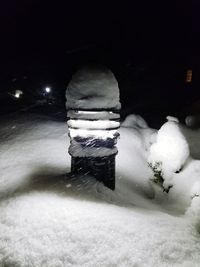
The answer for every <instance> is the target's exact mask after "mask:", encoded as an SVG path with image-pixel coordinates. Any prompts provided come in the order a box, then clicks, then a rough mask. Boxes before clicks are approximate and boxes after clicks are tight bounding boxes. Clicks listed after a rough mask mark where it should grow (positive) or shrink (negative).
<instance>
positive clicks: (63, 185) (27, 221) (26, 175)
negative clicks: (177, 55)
mask: <svg viewBox="0 0 200 267" xmlns="http://www.w3.org/2000/svg"><path fill="white" fill-rule="evenodd" d="M169 123H170V122H169ZM137 125H138V123H137ZM170 125H171V124H170ZM165 126H166V125H165ZM165 126H164V128H165ZM169 128H170V129H171V130H172V131H173V133H174V138H175V137H176V135H177V136H178V137H177V142H178V146H181V145H183V144H184V142H183V143H182V141H180V142H179V138H182V135H180V133H179V132H178V133H177V128H176V126H174V125H173V126H172V125H171V126H170V127H169ZM162 131H163V129H161V133H162ZM168 133H169V134H170V131H168ZM159 134H160V133H159ZM197 134H198V136H199V133H198V132H197ZM120 135H121V138H120V140H119V142H118V148H119V155H118V156H117V165H116V170H117V177H116V190H115V191H114V192H113V191H110V190H109V189H107V188H105V187H104V186H103V185H102V184H101V183H98V182H96V181H95V180H94V179H93V178H92V177H87V176H84V177H73V176H70V175H67V174H66V173H67V172H68V171H69V168H70V157H69V155H68V154H67V147H68V146H69V138H68V133H67V128H66V123H65V122H55V121H50V120H48V119H46V118H40V117H36V116H33V115H28V114H26V116H24V117H19V118H18V119H16V118H13V117H12V116H11V117H6V118H5V120H4V121H1V129H0V136H1V139H0V167H1V174H0V197H1V201H0V215H1V216H0V266H2V267H3V266H6V267H38V266H41V267H66V266H85V267H94V266H97V267H100V266H105V267H115V266H117V267H118V266H119V267H127V266H130V267H132V266H134V267H162V266H166V267H167V266H188V267H191V266H192V267H195V266H196V267H197V266H199V262H200V253H199V251H200V235H199V233H200V209H199V207H200V201H199V200H200V198H199V197H198V196H197V194H198V192H199V180H200V178H199V177H200V161H199V160H192V159H190V161H189V163H188V165H186V166H185V168H184V169H183V171H181V172H180V173H178V174H175V178H174V180H175V181H176V183H175V184H174V187H173V188H172V189H171V190H170V192H169V194H166V193H163V192H162V191H159V189H157V188H154V187H153V186H152V184H151V183H150V182H149V178H151V176H152V175H153V174H152V172H151V170H150V169H149V168H148V165H147V158H148V155H149V148H150V146H151V145H152V142H155V137H156V131H155V130H152V129H149V128H146V129H142V128H140V127H137V126H136V125H132V128H123V127H122V128H121V129H120ZM161 139H162V138H161ZM158 140H159V138H158V139H157V142H158ZM170 140H171V139H170ZM181 140H182V139H181ZM173 145H175V142H173ZM164 148H166V147H164ZM164 152H165V151H164ZM185 211H186V214H184V213H185Z"/></svg>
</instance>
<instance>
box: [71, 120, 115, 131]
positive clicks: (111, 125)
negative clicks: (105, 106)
mask: <svg viewBox="0 0 200 267" xmlns="http://www.w3.org/2000/svg"><path fill="white" fill-rule="evenodd" d="M67 124H68V126H69V127H71V128H75V129H77V128H78V129H94V130H98V129H99V130H104V129H116V128H119V126H120V123H119V122H117V121H110V120H96V121H89V120H68V122H67Z"/></svg>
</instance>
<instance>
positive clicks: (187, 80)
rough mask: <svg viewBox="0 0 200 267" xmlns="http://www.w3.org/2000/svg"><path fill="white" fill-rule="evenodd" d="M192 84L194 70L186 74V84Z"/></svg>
mask: <svg viewBox="0 0 200 267" xmlns="http://www.w3.org/2000/svg"><path fill="white" fill-rule="evenodd" d="M191 82H192V70H191V69H190V70H187V72H186V83H191Z"/></svg>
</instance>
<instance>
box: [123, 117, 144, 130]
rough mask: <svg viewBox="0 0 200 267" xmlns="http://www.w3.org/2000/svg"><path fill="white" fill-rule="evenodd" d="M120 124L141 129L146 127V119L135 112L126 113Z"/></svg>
mask: <svg viewBox="0 0 200 267" xmlns="http://www.w3.org/2000/svg"><path fill="white" fill-rule="evenodd" d="M121 126H122V127H130V128H142V129H145V128H148V124H147V123H146V121H145V120H144V119H143V118H142V117H141V116H140V115H135V114H131V115H128V116H127V117H126V119H125V120H124V121H123V123H122V124H121Z"/></svg>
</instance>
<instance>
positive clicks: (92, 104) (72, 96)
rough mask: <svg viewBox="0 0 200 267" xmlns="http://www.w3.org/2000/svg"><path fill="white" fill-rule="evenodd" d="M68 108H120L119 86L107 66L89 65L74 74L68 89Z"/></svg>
mask: <svg viewBox="0 0 200 267" xmlns="http://www.w3.org/2000/svg"><path fill="white" fill-rule="evenodd" d="M66 99H67V102H66V108H67V109H81V110H92V109H100V110H102V109H114V110H119V109H120V108H121V104H120V102H119V87H118V83H117V80H116V78H115V76H114V74H113V73H112V72H111V71H110V70H109V69H107V68H105V67H96V66H87V67H84V68H82V69H80V70H79V71H78V72H76V73H75V74H74V76H73V77H72V80H71V81H70V83H69V85H68V88H67V90H66Z"/></svg>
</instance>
